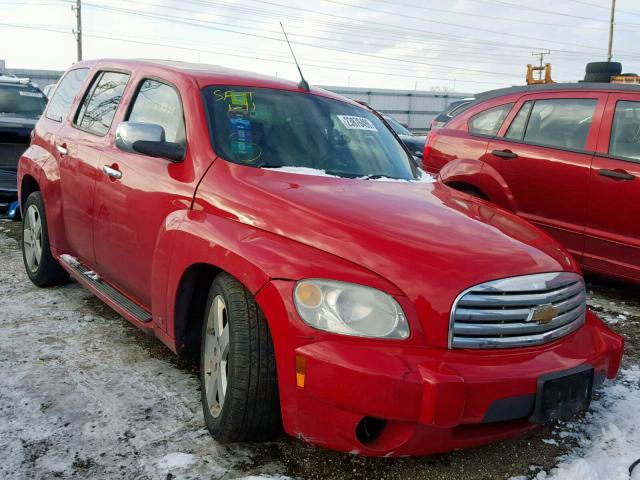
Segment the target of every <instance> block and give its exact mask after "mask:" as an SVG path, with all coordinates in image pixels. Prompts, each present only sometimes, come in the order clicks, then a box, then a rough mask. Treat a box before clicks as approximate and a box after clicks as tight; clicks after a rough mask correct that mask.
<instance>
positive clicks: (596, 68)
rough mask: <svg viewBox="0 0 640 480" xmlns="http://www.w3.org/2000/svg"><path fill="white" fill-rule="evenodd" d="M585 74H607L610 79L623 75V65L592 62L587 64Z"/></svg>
mask: <svg viewBox="0 0 640 480" xmlns="http://www.w3.org/2000/svg"><path fill="white" fill-rule="evenodd" d="M585 72H586V73H587V74H590V73H601V74H607V75H609V76H610V77H612V76H614V75H620V74H621V73H622V64H621V63H620V62H591V63H587V66H586V68H585ZM586 81H588V80H586Z"/></svg>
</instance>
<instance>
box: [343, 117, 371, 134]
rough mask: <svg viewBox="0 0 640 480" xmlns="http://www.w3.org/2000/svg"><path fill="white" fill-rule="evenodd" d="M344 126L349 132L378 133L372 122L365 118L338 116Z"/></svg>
mask: <svg viewBox="0 0 640 480" xmlns="http://www.w3.org/2000/svg"><path fill="white" fill-rule="evenodd" d="M336 116H337V117H338V119H339V120H340V121H341V122H342V124H343V125H344V126H345V127H347V128H348V129H349V130H369V131H371V132H377V131H378V129H377V128H376V127H375V125H374V124H373V123H371V120H369V119H368V118H364V117H353V116H351V115H336Z"/></svg>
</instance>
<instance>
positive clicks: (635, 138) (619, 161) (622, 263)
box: [584, 93, 640, 280]
mask: <svg viewBox="0 0 640 480" xmlns="http://www.w3.org/2000/svg"><path fill="white" fill-rule="evenodd" d="M588 212H589V213H588V218H587V230H586V244H585V255H584V265H585V266H586V267H587V268H590V269H593V270H601V271H605V272H607V273H610V274H613V275H618V276H622V277H626V278H631V279H635V280H640V95H634V94H628V93H612V94H610V96H609V100H608V102H607V108H606V110H605V114H604V119H603V124H602V129H601V131H600V138H599V141H598V152H597V153H596V156H595V158H594V160H593V164H592V169H591V191H590V194H589V209H588Z"/></svg>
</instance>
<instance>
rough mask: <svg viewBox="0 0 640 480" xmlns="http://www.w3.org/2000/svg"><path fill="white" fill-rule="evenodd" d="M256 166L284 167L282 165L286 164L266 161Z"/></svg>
mask: <svg viewBox="0 0 640 480" xmlns="http://www.w3.org/2000/svg"><path fill="white" fill-rule="evenodd" d="M256 167H258V168H282V167H284V165H276V164H275V163H269V162H264V163H259V164H258V165H256Z"/></svg>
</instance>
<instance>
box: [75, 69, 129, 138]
mask: <svg viewBox="0 0 640 480" xmlns="http://www.w3.org/2000/svg"><path fill="white" fill-rule="evenodd" d="M128 81H129V74H127V73H119V72H102V73H101V74H100V75H98V76H97V77H96V78H95V80H94V81H93V85H92V86H91V88H90V89H89V92H88V93H87V95H86V96H85V98H84V100H83V102H82V106H81V107H80V111H79V112H78V115H77V116H76V120H75V124H76V125H77V126H79V127H80V128H83V129H84V130H87V131H89V132H91V133H95V134H96V135H106V134H107V132H108V131H109V128H110V127H111V122H112V121H113V117H114V116H115V114H116V110H117V109H118V105H119V104H120V99H121V98H122V94H123V93H124V89H125V88H126V86H127V82H128Z"/></svg>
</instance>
